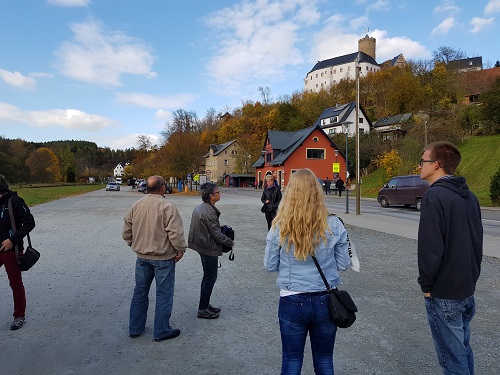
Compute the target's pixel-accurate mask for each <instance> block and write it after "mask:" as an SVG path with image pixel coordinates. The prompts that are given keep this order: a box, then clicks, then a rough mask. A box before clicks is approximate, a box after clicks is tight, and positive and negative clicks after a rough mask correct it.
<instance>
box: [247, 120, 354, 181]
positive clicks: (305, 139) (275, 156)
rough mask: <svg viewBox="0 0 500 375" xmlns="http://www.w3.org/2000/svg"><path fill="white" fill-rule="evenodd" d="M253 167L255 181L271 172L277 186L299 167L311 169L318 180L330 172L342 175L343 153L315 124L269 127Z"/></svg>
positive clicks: (262, 178)
mask: <svg viewBox="0 0 500 375" xmlns="http://www.w3.org/2000/svg"><path fill="white" fill-rule="evenodd" d="M253 167H255V170H256V176H255V177H256V181H264V178H265V176H266V175H267V174H273V175H274V176H275V177H276V179H277V181H278V184H279V185H280V186H286V185H287V183H288V180H289V179H290V176H291V174H292V173H293V172H295V171H296V170H298V169H302V168H309V169H311V170H312V171H313V172H314V173H315V174H316V176H317V177H318V178H321V179H322V180H324V179H325V178H326V177H328V178H329V179H333V177H334V173H337V174H338V176H342V178H344V177H345V176H346V163H345V156H344V154H343V153H342V151H340V150H339V149H338V147H337V146H336V145H335V143H333V141H332V140H331V139H330V138H329V137H328V136H327V135H326V133H325V132H324V131H323V130H322V129H321V127H320V126H319V125H313V126H311V127H309V128H306V129H302V130H298V131H295V132H288V131H277V130H269V131H268V132H267V135H266V139H265V141H264V146H263V149H262V156H261V157H260V158H259V159H258V160H257V161H256V162H255V163H254V164H253ZM334 170H335V172H334Z"/></svg>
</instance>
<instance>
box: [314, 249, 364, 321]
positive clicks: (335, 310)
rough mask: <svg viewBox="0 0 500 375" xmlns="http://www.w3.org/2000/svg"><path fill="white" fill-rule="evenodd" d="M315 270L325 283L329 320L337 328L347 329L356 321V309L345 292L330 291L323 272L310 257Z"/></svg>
mask: <svg viewBox="0 0 500 375" xmlns="http://www.w3.org/2000/svg"><path fill="white" fill-rule="evenodd" d="M312 258H313V261H314V264H315V265H316V268H317V269H318V272H319V274H320V275H321V278H322V279H323V282H324V283H325V286H326V289H327V291H328V296H329V297H330V298H329V300H328V312H329V314H330V320H331V321H332V322H333V323H335V324H336V325H337V327H339V328H349V327H350V326H352V324H353V323H354V322H355V321H356V312H358V308H357V307H356V304H355V303H354V301H353V300H352V298H351V296H350V295H349V293H347V292H346V291H345V290H339V289H337V288H335V289H332V288H330V285H329V284H328V281H327V280H326V277H325V274H324V273H323V270H322V269H321V267H320V266H319V263H318V260H317V259H316V257H315V256H313V257H312Z"/></svg>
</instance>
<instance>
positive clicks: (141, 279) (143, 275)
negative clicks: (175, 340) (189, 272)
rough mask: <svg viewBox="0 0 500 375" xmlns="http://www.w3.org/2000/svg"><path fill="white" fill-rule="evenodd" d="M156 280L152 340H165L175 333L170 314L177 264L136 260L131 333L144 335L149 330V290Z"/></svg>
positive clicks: (131, 307)
mask: <svg viewBox="0 0 500 375" xmlns="http://www.w3.org/2000/svg"><path fill="white" fill-rule="evenodd" d="M153 279H156V306H155V322H154V331H153V337H154V338H155V339H156V338H162V337H165V336H168V335H169V334H171V333H172V327H170V323H169V320H170V314H171V313H172V303H173V300H174V282H175V261H174V260H173V259H170V260H150V259H143V258H137V260H136V262H135V288H134V295H133V297H132V303H131V304H130V322H129V333H130V334H136V335H138V334H141V333H142V332H144V328H145V327H146V318H147V315H148V305H149V289H150V287H151V283H152V282H153Z"/></svg>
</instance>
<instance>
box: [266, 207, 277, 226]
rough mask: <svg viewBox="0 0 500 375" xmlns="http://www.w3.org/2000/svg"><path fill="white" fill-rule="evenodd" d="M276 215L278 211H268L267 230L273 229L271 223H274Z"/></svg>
mask: <svg viewBox="0 0 500 375" xmlns="http://www.w3.org/2000/svg"><path fill="white" fill-rule="evenodd" d="M275 217H276V211H266V220H267V230H269V229H271V225H272V224H273V220H274V218H275Z"/></svg>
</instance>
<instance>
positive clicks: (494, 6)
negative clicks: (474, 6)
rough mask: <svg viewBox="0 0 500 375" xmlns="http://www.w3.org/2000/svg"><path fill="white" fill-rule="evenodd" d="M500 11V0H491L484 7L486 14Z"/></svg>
mask: <svg viewBox="0 0 500 375" xmlns="http://www.w3.org/2000/svg"><path fill="white" fill-rule="evenodd" d="M493 13H500V0H490V1H488V4H486V6H485V7H484V14H493Z"/></svg>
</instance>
